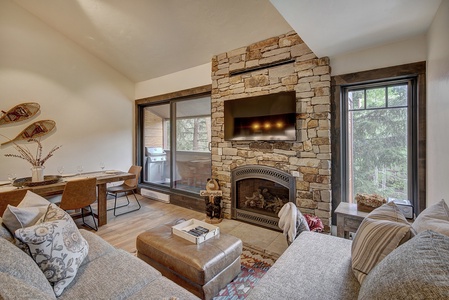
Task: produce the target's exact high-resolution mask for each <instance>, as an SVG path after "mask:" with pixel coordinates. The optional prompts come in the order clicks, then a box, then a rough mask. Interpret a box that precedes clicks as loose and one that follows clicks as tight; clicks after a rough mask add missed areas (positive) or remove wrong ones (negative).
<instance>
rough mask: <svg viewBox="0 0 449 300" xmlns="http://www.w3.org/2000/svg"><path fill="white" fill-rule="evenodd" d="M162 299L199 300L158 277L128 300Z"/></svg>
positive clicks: (174, 284)
mask: <svg viewBox="0 0 449 300" xmlns="http://www.w3.org/2000/svg"><path fill="white" fill-rule="evenodd" d="M148 295H151V298H152V299H164V300H180V299H182V300H190V299H192V300H193V299H199V298H198V297H197V296H195V295H194V294H192V293H190V292H189V291H187V290H186V289H184V288H182V287H180V286H179V285H177V284H176V283H174V282H173V281H171V280H170V279H167V278H166V277H163V276H160V277H158V278H157V279H156V280H154V281H153V282H151V283H150V284H147V285H146V286H145V287H144V288H142V289H141V290H140V291H138V292H137V293H135V294H133V295H132V296H131V297H129V298H128V300H141V299H149V296H148Z"/></svg>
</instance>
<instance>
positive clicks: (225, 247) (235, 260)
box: [136, 224, 242, 299]
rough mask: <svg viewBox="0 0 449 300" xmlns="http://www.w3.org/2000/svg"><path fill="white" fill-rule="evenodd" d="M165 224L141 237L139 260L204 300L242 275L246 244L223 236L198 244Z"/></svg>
mask: <svg viewBox="0 0 449 300" xmlns="http://www.w3.org/2000/svg"><path fill="white" fill-rule="evenodd" d="M171 226H172V225H168V224H166V225H161V226H158V227H156V228H152V229H150V230H148V231H145V232H143V233H141V234H139V235H138V236H137V240H136V247H137V257H139V258H140V259H142V260H143V261H145V262H147V263H148V264H150V265H151V266H153V267H154V268H156V269H157V270H159V271H160V272H161V273H162V275H164V276H165V277H167V278H169V279H171V280H172V281H174V282H176V283H177V284H179V285H180V286H182V287H184V288H186V289H187V290H189V291H190V292H192V293H194V294H195V295H197V296H199V297H201V298H202V299H211V298H212V297H214V296H215V295H216V294H217V293H218V292H219V291H220V290H221V289H222V288H224V287H225V286H226V285H227V284H228V283H229V282H230V281H231V280H232V279H234V278H235V277H236V276H237V275H238V274H239V273H240V255H241V254H242V241H241V240H240V239H238V238H236V237H233V236H230V235H227V234H223V233H221V234H219V235H217V236H215V237H213V238H211V239H209V240H207V241H205V242H203V243H201V244H198V245H196V244H194V243H192V242H189V241H187V240H185V239H183V238H181V237H178V236H176V235H173V234H172V233H171Z"/></svg>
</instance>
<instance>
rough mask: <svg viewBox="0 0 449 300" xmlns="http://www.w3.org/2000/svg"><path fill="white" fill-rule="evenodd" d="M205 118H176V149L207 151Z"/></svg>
mask: <svg viewBox="0 0 449 300" xmlns="http://www.w3.org/2000/svg"><path fill="white" fill-rule="evenodd" d="M206 119H207V118H205V117H199V118H186V119H178V120H176V150H178V151H208V143H209V139H208V128H207V125H208V124H207V120H206Z"/></svg>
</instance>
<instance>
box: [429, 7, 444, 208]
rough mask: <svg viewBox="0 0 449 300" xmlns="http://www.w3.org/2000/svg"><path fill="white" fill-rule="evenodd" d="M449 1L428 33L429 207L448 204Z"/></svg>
mask: <svg viewBox="0 0 449 300" xmlns="http://www.w3.org/2000/svg"><path fill="white" fill-rule="evenodd" d="M448 29H449V0H443V1H442V3H441V6H440V8H439V9H438V12H437V15H436V16H435V18H434V20H433V23H432V25H431V27H430V30H429V33H428V61H427V203H428V204H432V203H435V202H437V201H439V200H440V199H445V200H446V202H447V203H449V157H448V154H449V133H448V129H449V31H448Z"/></svg>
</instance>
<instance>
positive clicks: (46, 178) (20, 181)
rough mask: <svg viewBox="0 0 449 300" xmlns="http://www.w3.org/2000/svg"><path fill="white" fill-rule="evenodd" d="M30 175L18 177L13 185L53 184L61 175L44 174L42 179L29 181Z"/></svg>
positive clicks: (59, 179)
mask: <svg viewBox="0 0 449 300" xmlns="http://www.w3.org/2000/svg"><path fill="white" fill-rule="evenodd" d="M31 179H32V178H31V177H25V178H19V179H16V180H14V183H13V185H14V186H18V187H22V186H39V185H47V184H53V183H57V182H59V181H61V179H62V176H60V175H46V176H44V181H34V182H33V181H31Z"/></svg>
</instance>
